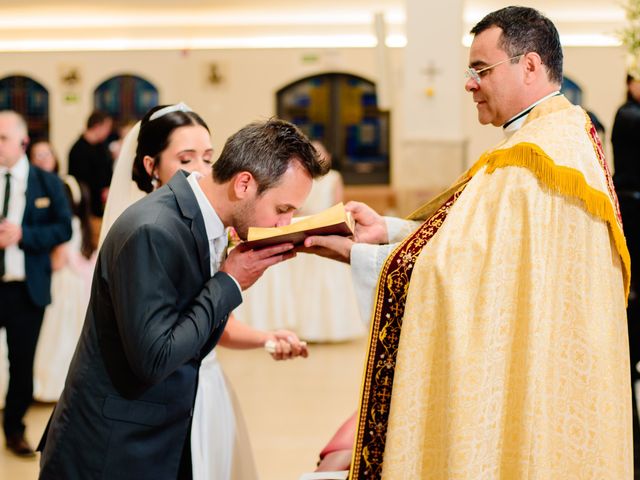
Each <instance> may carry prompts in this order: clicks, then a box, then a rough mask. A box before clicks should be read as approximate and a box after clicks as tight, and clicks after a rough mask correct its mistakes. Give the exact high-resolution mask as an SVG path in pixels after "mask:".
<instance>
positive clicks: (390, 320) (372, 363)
mask: <svg viewBox="0 0 640 480" xmlns="http://www.w3.org/2000/svg"><path fill="white" fill-rule="evenodd" d="M465 186H466V183H464V184H463V185H461V186H460V187H459V188H458V190H456V191H455V193H454V194H453V195H452V196H450V197H449V199H448V200H447V201H446V202H445V203H444V204H443V205H442V206H441V207H440V208H439V209H438V210H437V211H436V212H435V213H434V214H433V215H432V216H431V217H430V218H429V219H428V220H427V221H425V222H424V223H423V224H422V225H421V226H420V228H418V229H417V230H416V231H415V232H414V233H413V234H411V235H410V236H409V237H407V238H406V239H405V240H404V241H403V242H402V243H401V244H400V245H399V246H398V247H397V248H396V249H395V250H394V251H393V252H392V253H391V255H389V258H388V259H387V261H386V262H385V265H384V267H383V269H382V272H381V274H380V277H379V280H378V288H377V291H376V306H375V311H374V313H373V318H372V321H371V332H370V338H369V351H368V354H367V361H366V366H365V367H366V368H365V372H364V379H363V385H362V398H361V402H360V412H359V418H358V430H357V433H356V441H355V446H354V452H353V458H352V462H351V473H350V477H349V478H350V479H352V480H354V479H376V478H380V476H381V475H382V460H383V458H382V457H383V454H384V448H385V442H386V432H387V422H388V420H389V407H390V404H391V391H392V388H393V376H394V372H395V366H396V356H397V352H398V344H399V342H400V331H401V329H402V317H403V315H404V308H405V303H406V299H407V292H408V291H409V281H410V280H411V273H412V272H413V266H414V264H415V262H416V259H417V258H418V255H419V254H420V252H421V251H422V249H423V248H424V247H425V246H426V245H427V243H428V242H429V240H430V239H431V238H432V237H433V236H434V235H435V234H436V232H437V231H438V229H439V228H440V227H441V226H442V224H443V222H444V220H445V218H446V217H447V214H448V213H449V209H450V208H451V206H452V205H453V204H454V202H455V201H456V200H457V199H458V197H459V196H460V194H461V193H462V191H463V190H464V187H465Z"/></svg>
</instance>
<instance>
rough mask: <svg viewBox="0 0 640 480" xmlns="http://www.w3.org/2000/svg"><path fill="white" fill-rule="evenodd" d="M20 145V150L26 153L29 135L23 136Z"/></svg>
mask: <svg viewBox="0 0 640 480" xmlns="http://www.w3.org/2000/svg"><path fill="white" fill-rule="evenodd" d="M20 145H21V146H22V151H23V152H25V153H26V151H27V148H28V147H29V137H24V138H23V139H22V141H21V142H20Z"/></svg>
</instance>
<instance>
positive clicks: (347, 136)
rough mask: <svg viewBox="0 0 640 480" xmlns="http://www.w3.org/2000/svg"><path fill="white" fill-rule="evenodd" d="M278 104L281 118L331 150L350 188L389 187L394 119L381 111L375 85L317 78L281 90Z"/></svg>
mask: <svg viewBox="0 0 640 480" xmlns="http://www.w3.org/2000/svg"><path fill="white" fill-rule="evenodd" d="M277 103H278V116H279V117H280V118H283V119H285V120H288V121H290V122H292V123H295V124H296V125H298V127H300V129H301V130H302V131H303V132H304V133H305V134H306V135H307V136H308V137H309V138H311V139H312V140H320V141H321V142H322V143H323V144H324V145H325V146H326V147H327V149H328V150H329V151H330V152H331V153H332V155H333V168H335V169H336V170H340V171H341V173H342V176H343V178H344V181H345V183H346V184H365V183H367V184H373V183H382V184H384V183H389V114H388V112H383V111H380V110H379V109H378V106H377V95H376V87H375V84H374V83H372V82H370V81H369V80H366V79H364V78H361V77H358V76H355V75H350V74H344V73H326V74H321V75H316V76H313V77H307V78H303V79H301V80H298V81H296V82H294V83H292V84H290V85H287V86H285V87H284V88H282V89H281V90H279V91H278V93H277Z"/></svg>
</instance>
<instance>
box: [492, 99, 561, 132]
mask: <svg viewBox="0 0 640 480" xmlns="http://www.w3.org/2000/svg"><path fill="white" fill-rule="evenodd" d="M556 95H561V93H560V91H559V90H556V91H555V92H552V93H550V94H549V95H545V96H544V97H542V98H541V99H540V100H538V101H537V102H534V103H532V104H531V105H529V106H528V107H527V108H525V109H524V110H522V111H521V112H520V113H517V114H516V115H514V116H513V117H511V118H510V119H509V120H507V121H506V122H505V123H504V125H503V126H502V131H503V132H504V134H505V135H506V136H507V137H510V136H511V135H513V134H514V133H516V132H517V131H518V130H520V127H522V125H523V124H524V122H525V120H526V119H527V117H528V116H529V113H530V112H531V110H533V108H534V107H535V106H536V105H538V104H540V103H542V102H544V101H545V100H547V99H549V98H551V97H555V96H556Z"/></svg>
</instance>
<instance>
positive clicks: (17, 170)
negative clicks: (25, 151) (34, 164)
mask: <svg viewBox="0 0 640 480" xmlns="http://www.w3.org/2000/svg"><path fill="white" fill-rule="evenodd" d="M7 172H9V173H11V176H12V177H13V178H15V179H16V180H18V181H21V182H22V181H25V180H26V178H27V175H29V160H27V156H26V155H23V156H22V157H21V158H20V160H18V161H17V162H16V164H15V165H14V166H13V167H11V168H7V167H0V176H2V177H4V175H5V174H6V173H7Z"/></svg>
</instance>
